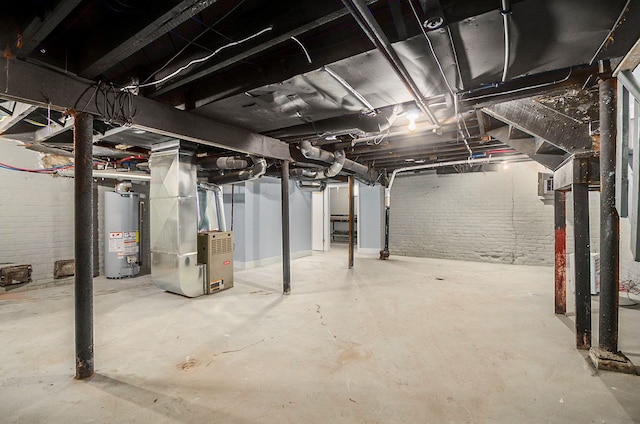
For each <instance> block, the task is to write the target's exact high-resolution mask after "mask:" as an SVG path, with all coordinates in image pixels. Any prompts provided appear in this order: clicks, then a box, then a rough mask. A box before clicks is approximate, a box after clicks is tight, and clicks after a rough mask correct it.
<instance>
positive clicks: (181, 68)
mask: <svg viewBox="0 0 640 424" xmlns="http://www.w3.org/2000/svg"><path fill="white" fill-rule="evenodd" d="M271 30H273V26H271V25H269V26H268V27H266V28H264V29H263V30H261V31H258V32H256V33H255V34H252V35H250V36H248V37H246V38H243V39H242V40H238V41H233V42H231V43H228V44H225V45H224V46H221V47H218V48H217V49H216V50H214V51H213V52H212V53H210V54H208V55H207V56H204V57H201V58H199V59H194V60H192V61H190V62H189V63H187V64H186V65H183V66H181V67H179V68H178V69H176V70H175V71H173V72H172V73H170V74H169V75H167V76H165V77H164V78H160V79H159V80H156V81H152V82H148V83H145V84H132V85H128V86H126V87H123V88H121V90H122V91H129V90H135V89H137V88H144V87H150V86H152V85H157V84H162V83H163V82H165V81H167V80H170V79H171V78H173V77H175V76H176V75H178V74H179V73H181V72H182V71H184V70H186V69H188V68H190V67H191V66H193V65H195V64H197V63H202V62H206V61H207V60H209V59H211V58H212V57H214V56H215V55H217V54H218V53H220V52H221V51H222V50H224V49H228V48H230V47H234V46H238V45H240V44H243V43H245V42H247V41H249V40H251V39H253V38H256V37H258V36H260V35H262V34H264V33H265V32H269V31H271Z"/></svg>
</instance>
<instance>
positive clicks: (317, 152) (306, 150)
mask: <svg viewBox="0 0 640 424" xmlns="http://www.w3.org/2000/svg"><path fill="white" fill-rule="evenodd" d="M300 152H301V153H302V155H303V156H304V157H305V158H307V159H313V160H318V161H321V162H326V163H333V162H334V161H335V160H336V158H335V154H334V153H331V152H328V151H326V150H322V149H320V148H318V147H315V146H312V145H311V142H310V141H308V140H304V141H301V142H300ZM342 169H344V170H347V171H351V172H354V173H355V174H357V175H358V176H359V177H360V178H362V179H364V180H365V181H367V182H368V183H371V182H373V181H375V180H376V179H377V177H378V176H377V173H376V172H375V171H370V170H369V168H368V167H366V166H364V165H362V164H360V163H358V162H355V161H352V160H351V159H345V160H344V163H343V164H342Z"/></svg>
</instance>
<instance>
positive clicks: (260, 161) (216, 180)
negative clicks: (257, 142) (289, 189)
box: [209, 156, 267, 185]
mask: <svg viewBox="0 0 640 424" xmlns="http://www.w3.org/2000/svg"><path fill="white" fill-rule="evenodd" d="M249 158H251V160H252V161H253V167H251V168H249V169H242V170H240V171H234V172H229V173H226V174H224V175H216V176H213V177H209V182H210V183H213V184H216V185H223V184H234V183H240V182H245V181H251V180H255V179H258V178H260V177H262V176H263V175H264V174H265V173H266V172H267V161H266V160H265V159H264V158H257V157H254V156H249Z"/></svg>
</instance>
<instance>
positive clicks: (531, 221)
mask: <svg viewBox="0 0 640 424" xmlns="http://www.w3.org/2000/svg"><path fill="white" fill-rule="evenodd" d="M539 170H542V168H540V167H539V165H537V164H535V163H533V162H526V163H516V164H512V165H511V166H510V168H509V169H506V170H505V169H499V170H498V171H495V172H484V173H483V172H476V173H466V174H455V175H439V176H438V175H435V174H431V175H416V176H402V175H401V176H399V177H398V178H396V182H395V183H394V186H393V188H392V192H391V223H390V250H391V254H392V255H394V254H395V255H407V256H420V257H433V258H453V259H461V260H470V261H483V262H504V263H515V264H532V265H551V264H553V258H554V229H553V224H554V221H553V205H552V204H546V205H545V204H544V203H543V202H542V201H541V200H540V199H539V198H538V194H537V188H538V183H537V178H538V171H539Z"/></svg>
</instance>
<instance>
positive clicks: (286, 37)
mask: <svg viewBox="0 0 640 424" xmlns="http://www.w3.org/2000/svg"><path fill="white" fill-rule="evenodd" d="M377 1H379V0H368V1H367V4H371V3H375V2H377ZM348 14H349V12H347V11H346V10H344V9H342V10H339V11H337V12H334V13H331V14H329V15H326V16H323V17H321V18H319V19H316V20H315V21H313V22H309V23H308V24H306V25H302V26H301V27H298V28H296V29H294V30H291V31H289V32H287V33H285V34H282V35H280V36H278V37H275V38H273V39H271V40H269V41H266V42H264V43H262V44H259V45H257V46H255V47H253V48H251V49H249V50H247V51H244V52H242V53H240V54H237V55H235V56H233V57H231V58H229V59H227V60H224V61H222V62H220V63H216V64H214V65H211V66H208V67H207V68H206V69H203V70H201V71H198V72H195V73H193V74H191V75H188V76H185V77H183V78H180V79H179V80H177V81H175V82H172V83H170V84H167V85H165V86H163V87H161V88H159V89H158V90H156V91H154V92H153V93H151V94H149V97H158V96H161V95H163V94H165V93H169V92H170V91H173V90H175V89H178V88H180V87H182V86H184V85H187V84H189V83H191V82H193V81H196V80H199V79H201V78H205V77H208V76H209V75H211V74H214V73H216V72H218V71H221V70H223V69H226V68H228V67H230V66H233V65H234V64H236V63H238V62H241V61H243V60H246V59H249V58H250V57H252V56H255V55H257V54H260V53H262V52H264V51H266V50H268V49H270V48H272V47H274V46H277V45H278V44H281V43H284V42H293V41H292V40H291V37H297V36H299V35H302V34H304V33H306V32H309V31H311V30H313V29H316V28H319V27H321V26H323V25H327V24H329V23H331V22H333V21H336V20H338V19H340V18H342V17H344V16H347V15H348ZM207 103H208V102H207V101H206V100H205V101H202V100H201V101H199V102H196V104H195V106H196V107H200V106H204V105H206V104H207Z"/></svg>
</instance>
